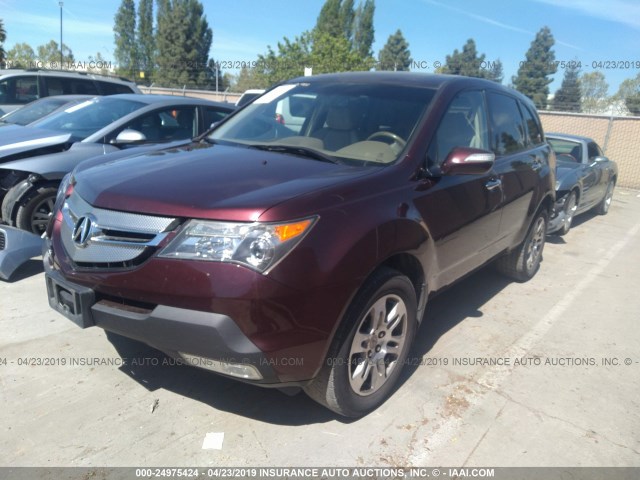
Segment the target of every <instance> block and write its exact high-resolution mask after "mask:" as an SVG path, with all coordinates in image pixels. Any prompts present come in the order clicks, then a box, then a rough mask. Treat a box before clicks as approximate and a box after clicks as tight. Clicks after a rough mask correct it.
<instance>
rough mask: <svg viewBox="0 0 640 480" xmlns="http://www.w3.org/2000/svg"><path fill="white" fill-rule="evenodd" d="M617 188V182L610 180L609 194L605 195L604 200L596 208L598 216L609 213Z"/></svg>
mask: <svg viewBox="0 0 640 480" xmlns="http://www.w3.org/2000/svg"><path fill="white" fill-rule="evenodd" d="M615 186H616V182H614V181H613V180H609V184H608V185H607V192H606V193H605V194H604V198H603V199H602V201H601V202H600V203H599V204H598V206H597V207H596V211H597V212H598V215H606V214H607V213H609V207H610V206H611V200H612V199H613V189H614V187H615Z"/></svg>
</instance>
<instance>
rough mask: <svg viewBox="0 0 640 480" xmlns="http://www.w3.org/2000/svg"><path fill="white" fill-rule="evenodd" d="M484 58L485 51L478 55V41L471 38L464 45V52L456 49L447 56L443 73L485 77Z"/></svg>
mask: <svg viewBox="0 0 640 480" xmlns="http://www.w3.org/2000/svg"><path fill="white" fill-rule="evenodd" d="M484 58H485V55H484V53H483V54H482V55H478V51H477V50H476V42H475V41H474V40H473V39H472V38H470V39H469V40H467V43H465V44H464V46H463V47H462V52H459V51H458V50H457V49H456V50H454V51H453V54H452V55H447V56H446V58H445V64H444V66H443V68H442V73H448V74H452V75H464V76H466V77H477V78H484V77H485V76H486V73H485V70H483V69H482V67H483V65H484Z"/></svg>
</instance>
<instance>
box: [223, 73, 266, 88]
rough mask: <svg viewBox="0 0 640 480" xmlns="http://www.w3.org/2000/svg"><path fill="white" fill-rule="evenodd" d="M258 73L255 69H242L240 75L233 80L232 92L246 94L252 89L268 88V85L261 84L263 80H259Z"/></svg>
mask: <svg viewBox="0 0 640 480" xmlns="http://www.w3.org/2000/svg"><path fill="white" fill-rule="evenodd" d="M257 73H258V70H257V69H255V68H247V67H244V68H242V69H241V70H240V73H238V75H237V76H236V77H235V78H234V79H233V83H232V85H231V91H233V92H244V91H245V90H249V89H251V88H266V87H267V85H266V84H264V83H261V79H259V78H258V74H257Z"/></svg>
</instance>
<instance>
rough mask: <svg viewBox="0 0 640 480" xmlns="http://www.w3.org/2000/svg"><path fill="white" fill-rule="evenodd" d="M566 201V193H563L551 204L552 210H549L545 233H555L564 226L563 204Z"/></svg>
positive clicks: (564, 213)
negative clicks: (549, 214)
mask: <svg viewBox="0 0 640 480" xmlns="http://www.w3.org/2000/svg"><path fill="white" fill-rule="evenodd" d="M566 201H567V195H563V196H562V197H560V198H558V199H557V200H556V203H555V204H554V205H553V212H551V218H550V219H549V225H548V226H547V233H548V234H550V233H555V232H557V231H558V230H560V229H562V227H564V223H565V220H566V217H567V215H566V212H565V210H564V204H565V202H566Z"/></svg>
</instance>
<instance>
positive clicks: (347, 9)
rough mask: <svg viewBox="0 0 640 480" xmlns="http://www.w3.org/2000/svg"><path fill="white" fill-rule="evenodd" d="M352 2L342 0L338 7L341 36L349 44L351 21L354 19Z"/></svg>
mask: <svg viewBox="0 0 640 480" xmlns="http://www.w3.org/2000/svg"><path fill="white" fill-rule="evenodd" d="M353 3H354V0H342V4H341V5H340V23H341V24H342V34H343V35H344V38H346V39H347V40H348V41H349V42H352V41H353V21H354V20H355V18H356V14H355V11H354V9H353Z"/></svg>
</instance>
